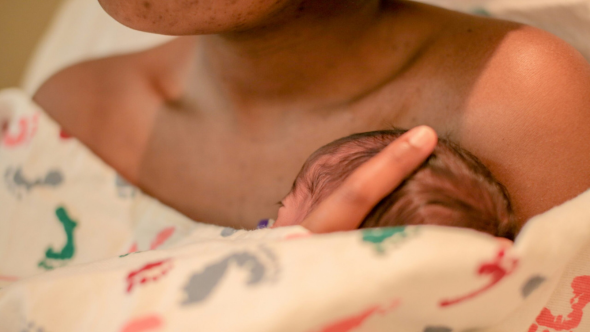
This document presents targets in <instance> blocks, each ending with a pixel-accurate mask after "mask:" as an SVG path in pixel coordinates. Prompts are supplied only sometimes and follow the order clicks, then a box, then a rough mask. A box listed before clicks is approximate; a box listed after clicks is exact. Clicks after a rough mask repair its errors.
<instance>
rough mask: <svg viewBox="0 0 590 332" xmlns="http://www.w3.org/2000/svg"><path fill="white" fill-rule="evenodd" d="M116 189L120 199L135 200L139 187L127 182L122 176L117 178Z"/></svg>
mask: <svg viewBox="0 0 590 332" xmlns="http://www.w3.org/2000/svg"><path fill="white" fill-rule="evenodd" d="M115 187H116V188H117V195H118V196H119V197H120V198H133V197H135V195H136V194H137V187H135V186H134V185H132V184H131V183H129V182H128V181H127V180H125V179H124V178H123V177H122V176H121V175H119V174H117V176H116V177H115Z"/></svg>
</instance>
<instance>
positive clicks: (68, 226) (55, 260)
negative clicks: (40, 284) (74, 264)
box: [38, 206, 78, 270]
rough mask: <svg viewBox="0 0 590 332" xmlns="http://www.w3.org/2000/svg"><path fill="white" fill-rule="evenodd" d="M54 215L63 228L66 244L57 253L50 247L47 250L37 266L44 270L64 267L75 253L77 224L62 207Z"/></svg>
mask: <svg viewBox="0 0 590 332" xmlns="http://www.w3.org/2000/svg"><path fill="white" fill-rule="evenodd" d="M55 215H56V216H57V219H58V220H59V222H60V223H61V224H62V226H63V228H64V232H65V234H66V243H65V245H64V246H63V247H62V248H61V249H60V250H59V251H56V250H54V249H53V248H52V247H49V248H47V251H45V257H44V258H43V259H42V260H41V261H40V262H39V264H38V266H39V267H40V268H42V269H45V270H53V269H54V268H56V267H61V266H64V265H66V264H67V263H68V262H69V261H70V260H71V259H72V258H73V257H74V254H75V253H76V245H75V241H74V229H75V228H76V226H77V225H78V223H77V222H76V221H74V220H73V219H72V218H70V216H69V215H68V212H67V211H66V209H65V208H64V207H62V206H60V207H58V208H57V209H56V210H55Z"/></svg>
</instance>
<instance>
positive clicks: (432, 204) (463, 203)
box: [292, 129, 517, 240]
mask: <svg viewBox="0 0 590 332" xmlns="http://www.w3.org/2000/svg"><path fill="white" fill-rule="evenodd" d="M405 132H406V131H405V130H397V129H396V130H382V131H373V132H366V133H360V134H354V135H351V136H348V137H344V138H341V139H338V140H336V141H334V142H332V143H329V144H327V145H325V146H323V147H321V148H320V149H318V150H317V151H316V152H314V153H313V154H312V155H311V156H310V157H309V158H308V159H307V161H306V162H305V164H304V165H303V167H302V169H301V171H300V172H299V175H298V176H297V178H296V179H295V182H294V183H293V188H292V192H293V193H295V192H296V191H298V190H306V191H307V194H308V195H309V196H310V199H311V207H310V209H309V211H308V213H310V212H311V211H312V210H313V209H314V208H315V207H317V205H318V204H319V203H320V202H321V201H322V200H324V199H325V198H326V197H327V196H328V195H330V194H331V193H332V192H333V191H334V190H335V189H336V188H337V187H338V186H339V185H340V184H342V182H343V181H344V180H345V179H346V178H347V177H348V176H349V175H350V174H352V172H353V171H354V170H355V169H356V168H357V167H359V166H360V165H361V164H363V163H364V162H366V161H368V160H369V159H370V158H372V157H373V156H375V155H376V154H377V153H379V152H380V151H381V150H383V148H385V147H386V146H387V145H389V143H391V142H392V141H394V140H395V139H397V138H398V137H399V136H401V135H402V134H403V133H405ZM421 224H431V225H445V226H456V227H467V228H472V229H475V230H478V231H481V232H485V233H489V234H491V235H494V236H500V237H505V238H508V239H511V240H513V239H514V237H515V234H516V231H517V230H516V226H515V222H514V214H513V212H512V207H511V204H510V199H509V197H508V193H507V191H506V189H505V188H504V186H503V185H502V184H500V183H499V182H498V181H496V180H495V179H494V177H493V176H492V174H491V172H490V171H489V170H488V169H487V168H486V167H485V166H484V165H483V164H482V163H481V162H480V161H479V160H478V159H477V158H476V157H475V156H474V155H472V154H471V153H470V152H468V151H466V150H465V149H463V148H461V147H460V146H459V145H457V144H455V143H453V142H451V141H448V140H446V139H439V140H438V145H437V146H436V148H435V150H434V152H433V153H432V155H431V156H430V157H429V158H428V159H427V160H426V161H425V162H424V163H423V164H422V165H421V166H420V167H419V168H418V169H417V170H416V171H415V172H414V173H413V174H412V175H411V176H410V177H408V178H407V179H406V180H405V181H404V182H402V184H401V185H400V186H399V187H397V188H396V189H395V190H394V191H393V192H391V193H390V194H389V195H387V196H386V197H385V198H383V199H382V200H381V201H380V202H379V204H377V205H376V206H375V207H374V208H373V210H371V212H370V213H369V214H368V215H367V216H366V218H365V219H364V221H363V223H362V224H361V226H360V227H361V228H369V227H384V226H402V225H421Z"/></svg>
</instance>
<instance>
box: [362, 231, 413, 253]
mask: <svg viewBox="0 0 590 332" xmlns="http://www.w3.org/2000/svg"><path fill="white" fill-rule="evenodd" d="M418 229H419V227H417V226H413V227H406V226H400V227H386V228H366V229H363V230H362V232H361V234H362V241H363V242H365V243H368V244H370V245H371V246H373V248H374V249H375V251H377V253H378V254H384V253H385V252H386V251H387V249H389V248H396V247H398V246H399V245H400V244H401V243H402V242H405V241H406V240H408V239H409V238H413V237H414V236H416V235H417V234H418Z"/></svg>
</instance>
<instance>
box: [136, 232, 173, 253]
mask: <svg viewBox="0 0 590 332" xmlns="http://www.w3.org/2000/svg"><path fill="white" fill-rule="evenodd" d="M174 231H175V228H174V227H167V228H164V229H163V230H161V231H160V232H159V233H158V234H156V237H155V238H154V239H153V240H152V243H151V244H150V250H154V249H158V248H159V247H160V246H161V245H162V244H164V242H166V241H167V240H168V239H169V238H170V237H171V236H172V235H173V234H174ZM137 250H138V247H137V242H133V244H132V245H131V247H130V248H129V250H127V254H131V253H134V252H136V251H137Z"/></svg>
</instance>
